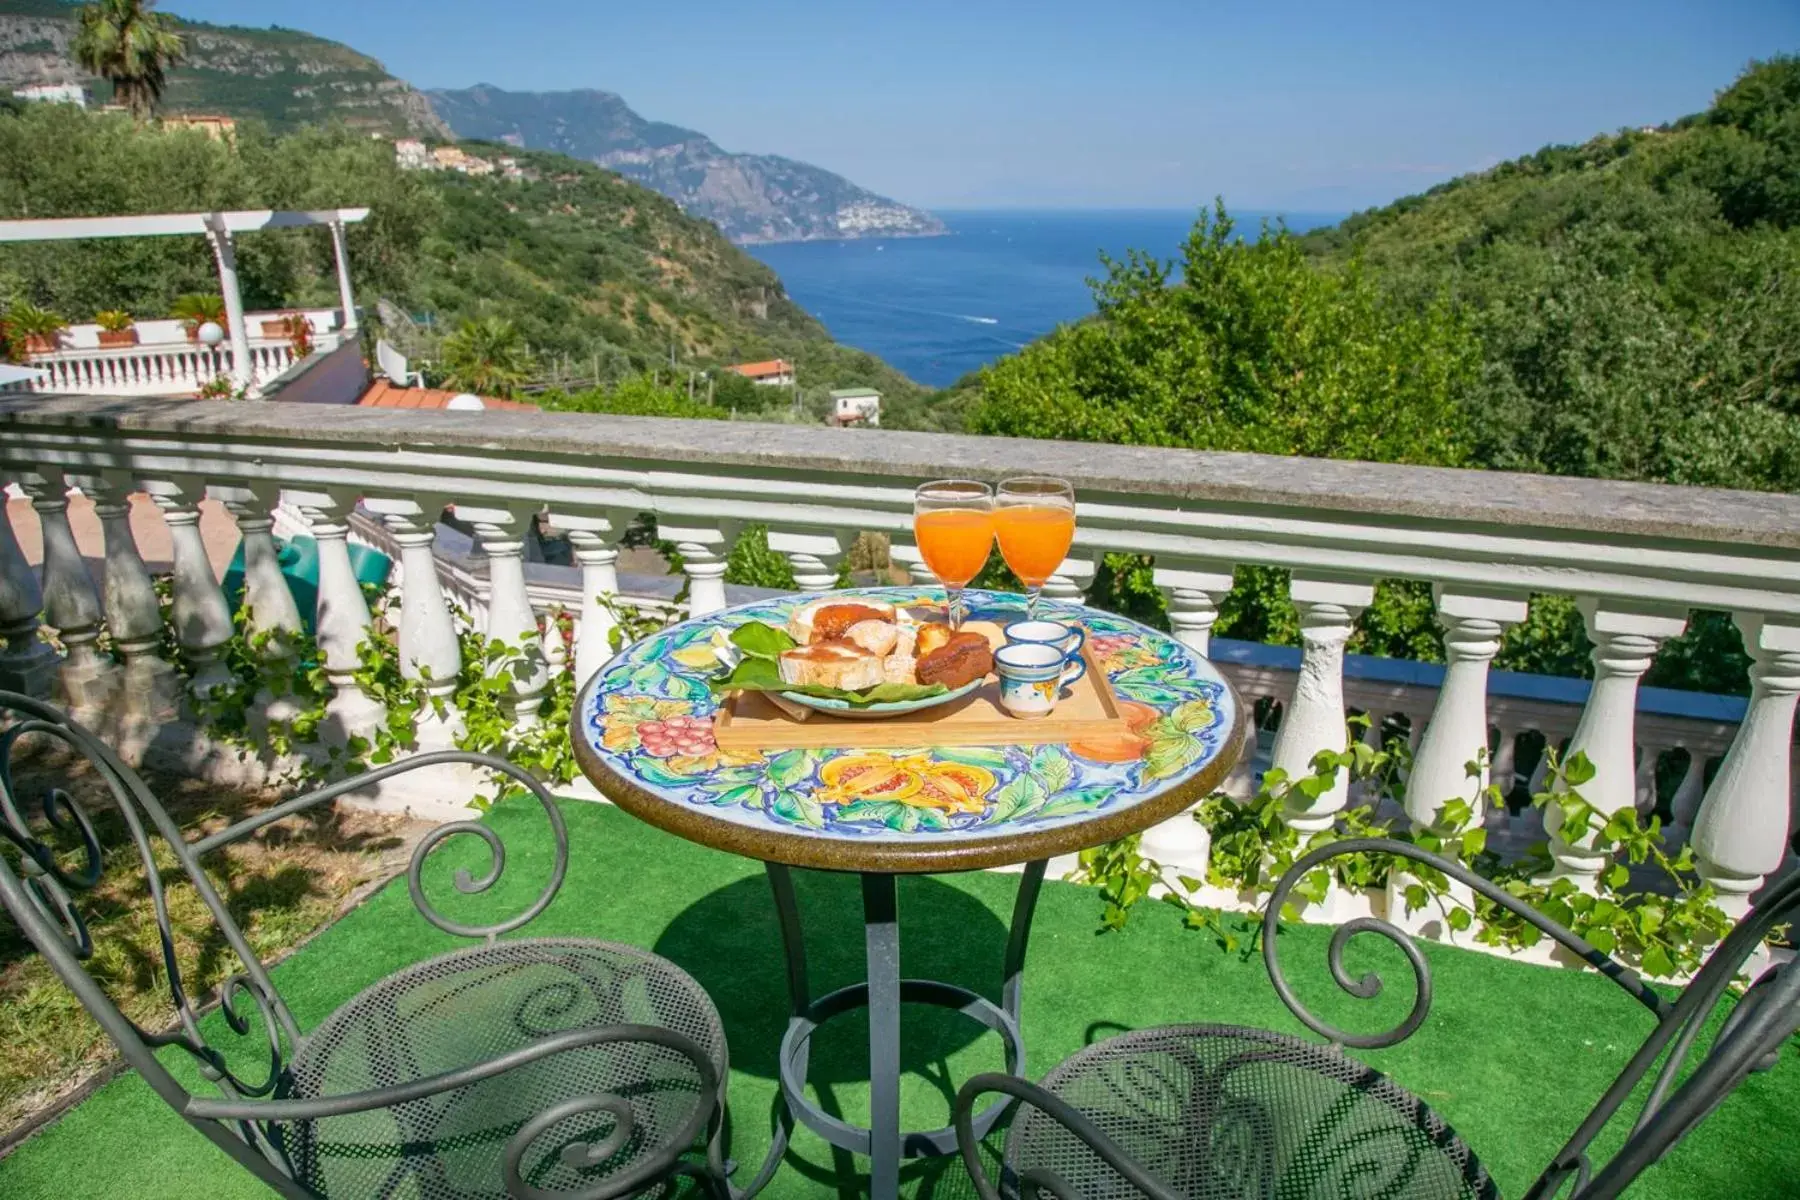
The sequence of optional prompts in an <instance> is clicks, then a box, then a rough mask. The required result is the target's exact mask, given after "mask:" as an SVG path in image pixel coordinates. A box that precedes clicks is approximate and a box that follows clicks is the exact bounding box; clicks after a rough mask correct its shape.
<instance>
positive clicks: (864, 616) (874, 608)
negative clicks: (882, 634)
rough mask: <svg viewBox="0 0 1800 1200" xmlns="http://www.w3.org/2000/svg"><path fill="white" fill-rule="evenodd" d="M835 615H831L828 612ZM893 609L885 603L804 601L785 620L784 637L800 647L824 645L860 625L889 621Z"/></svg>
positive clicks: (824, 598)
mask: <svg viewBox="0 0 1800 1200" xmlns="http://www.w3.org/2000/svg"><path fill="white" fill-rule="evenodd" d="M834 609H835V610H836V611H832V610H834ZM893 619H894V606H893V605H891V604H889V603H887V602H886V601H885V600H847V599H842V598H839V597H836V596H821V597H820V598H819V599H817V600H808V601H807V602H806V603H805V604H802V605H801V606H800V607H799V608H796V609H795V610H794V612H793V615H792V616H790V617H788V624H787V631H788V636H790V637H792V638H793V639H794V640H795V641H796V642H799V643H800V644H801V645H802V646H804V645H806V644H808V643H809V642H826V641H831V640H832V639H834V638H840V637H842V636H844V631H845V630H846V629H848V628H850V626H852V625H855V624H857V623H858V622H860V621H892V620H893Z"/></svg>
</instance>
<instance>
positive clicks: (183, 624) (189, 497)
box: [152, 484, 232, 696]
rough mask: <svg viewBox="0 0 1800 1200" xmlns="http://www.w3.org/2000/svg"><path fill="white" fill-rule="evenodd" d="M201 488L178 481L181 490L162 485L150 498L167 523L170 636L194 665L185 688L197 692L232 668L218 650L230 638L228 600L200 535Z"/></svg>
mask: <svg viewBox="0 0 1800 1200" xmlns="http://www.w3.org/2000/svg"><path fill="white" fill-rule="evenodd" d="M200 494H201V489H200V487H199V485H198V484H190V485H183V486H182V487H181V488H180V490H177V489H176V488H175V487H173V486H169V485H162V486H159V487H158V488H157V490H156V491H155V493H154V494H153V496H152V498H153V499H154V500H155V501H156V506H157V507H158V508H159V509H161V510H162V515H163V522H164V523H165V524H166V525H168V527H169V544H170V547H171V554H172V556H173V558H174V560H175V561H174V567H175V569H174V578H173V580H172V590H173V592H174V596H173V603H172V604H171V605H170V615H171V617H172V618H173V620H174V622H175V640H176V641H177V642H179V643H180V645H181V651H182V654H183V655H184V656H185V657H186V658H187V661H188V666H189V667H190V668H191V669H192V671H193V676H192V677H191V678H190V679H189V680H188V687H189V689H190V690H191V691H193V693H194V694H195V695H196V696H206V695H207V694H209V693H210V692H211V691H212V690H213V689H214V688H217V687H221V686H225V685H229V684H230V683H231V671H230V669H229V668H228V667H227V666H226V664H225V661H224V658H223V656H222V654H221V653H220V652H221V650H222V649H223V647H224V646H225V643H226V642H229V641H230V640H231V633H232V627H231V609H230V606H228V605H227V604H226V602H225V593H224V592H223V591H222V590H220V588H219V580H218V577H217V576H215V575H214V574H213V569H212V563H211V561H209V560H208V558H207V556H206V541H205V539H204V538H202V537H201V535H200V508H199V499H200Z"/></svg>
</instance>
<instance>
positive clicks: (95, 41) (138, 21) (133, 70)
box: [69, 0, 186, 121]
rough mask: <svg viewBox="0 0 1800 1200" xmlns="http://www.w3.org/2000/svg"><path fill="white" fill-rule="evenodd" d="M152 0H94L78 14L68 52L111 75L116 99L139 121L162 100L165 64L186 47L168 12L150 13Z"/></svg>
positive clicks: (176, 58)
mask: <svg viewBox="0 0 1800 1200" xmlns="http://www.w3.org/2000/svg"><path fill="white" fill-rule="evenodd" d="M155 3H156V0H95V3H93V4H89V5H87V6H85V7H83V8H82V9H81V11H80V12H79V13H78V14H77V16H76V21H77V28H76V31H75V38H74V40H73V42H72V43H71V44H70V47H69V50H70V53H71V54H72V55H73V56H74V59H75V61H76V62H77V63H79V64H80V65H81V66H82V67H83V68H85V69H86V70H88V71H91V72H93V73H94V74H95V75H99V76H101V77H102V78H104V79H107V80H109V81H110V82H111V83H112V85H113V99H114V101H116V102H118V103H120V104H123V105H125V106H126V107H127V108H129V109H130V110H131V115H132V116H134V117H136V118H137V119H138V120H140V121H141V120H143V119H144V118H146V117H148V116H149V115H150V111H151V110H152V109H154V108H155V107H156V104H157V102H158V101H159V100H161V99H162V94H163V86H164V84H165V83H166V82H167V79H166V72H167V70H168V68H170V67H172V66H174V65H175V64H176V63H178V62H180V61H181V57H182V54H183V53H184V51H185V49H186V47H185V46H184V45H183V43H182V40H181V35H180V34H179V33H176V32H175V27H174V26H173V24H171V23H170V20H169V18H168V17H166V16H164V15H163V14H162V13H158V12H151V11H150V10H151V8H152V7H154V5H155Z"/></svg>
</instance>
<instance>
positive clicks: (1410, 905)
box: [1406, 883, 1431, 913]
mask: <svg viewBox="0 0 1800 1200" xmlns="http://www.w3.org/2000/svg"><path fill="white" fill-rule="evenodd" d="M1429 903H1431V893H1430V892H1427V891H1426V890H1425V888H1424V885H1422V884H1417V883H1409V884H1407V885H1406V911H1407V912H1409V913H1410V912H1418V911H1419V910H1420V909H1421V908H1424V907H1425V906H1426V905H1427V904H1429Z"/></svg>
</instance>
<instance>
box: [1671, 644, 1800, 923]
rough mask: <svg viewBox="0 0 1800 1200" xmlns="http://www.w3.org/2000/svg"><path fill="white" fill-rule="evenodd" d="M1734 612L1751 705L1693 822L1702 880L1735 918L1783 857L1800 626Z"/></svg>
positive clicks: (1799, 691) (1798, 691)
mask: <svg viewBox="0 0 1800 1200" xmlns="http://www.w3.org/2000/svg"><path fill="white" fill-rule="evenodd" d="M1791 620H1792V618H1787V619H1786V620H1785V621H1782V622H1780V623H1778V621H1777V619H1775V618H1767V617H1763V616H1760V615H1756V614H1746V613H1740V614H1738V617H1737V624H1738V629H1739V630H1741V631H1742V633H1743V635H1744V646H1745V648H1746V649H1748V650H1749V651H1750V703H1749V706H1748V707H1747V708H1746V709H1745V711H1744V720H1743V723H1742V724H1741V725H1739V726H1738V731H1737V736H1736V737H1734V738H1733V739H1732V741H1731V748H1730V749H1729V750H1727V751H1726V752H1725V759H1724V761H1723V762H1721V763H1720V764H1719V770H1718V773H1717V774H1716V775H1714V776H1713V782H1712V787H1711V788H1709V789H1707V792H1706V798H1705V799H1704V800H1703V801H1702V802H1701V805H1700V812H1699V814H1698V816H1696V817H1695V819H1694V833H1693V838H1692V844H1693V847H1694V856H1695V858H1696V860H1697V861H1698V866H1699V871H1700V878H1702V879H1704V880H1705V881H1706V882H1708V883H1710V884H1712V886H1713V888H1714V890H1716V891H1717V892H1718V897H1719V907H1720V908H1723V909H1724V910H1725V912H1726V913H1727V914H1728V915H1730V916H1731V917H1733V918H1737V917H1741V916H1743V915H1744V913H1745V912H1747V911H1749V907H1750V896H1751V894H1752V893H1753V892H1755V891H1756V890H1757V889H1758V888H1759V887H1761V886H1762V884H1763V878H1764V876H1766V875H1768V874H1769V873H1770V872H1772V871H1774V870H1775V869H1776V868H1777V867H1779V866H1780V865H1781V863H1782V860H1783V858H1784V857H1785V856H1786V854H1787V849H1788V834H1789V832H1790V830H1789V822H1790V816H1791V813H1790V808H1789V806H1790V804H1791V802H1792V799H1791V790H1790V789H1791V786H1792V780H1791V778H1790V772H1791V770H1792V763H1791V760H1790V754H1791V747H1792V744H1793V738H1794V703H1795V697H1796V696H1797V695H1800V624H1791V623H1787V622H1788V621H1791Z"/></svg>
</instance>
